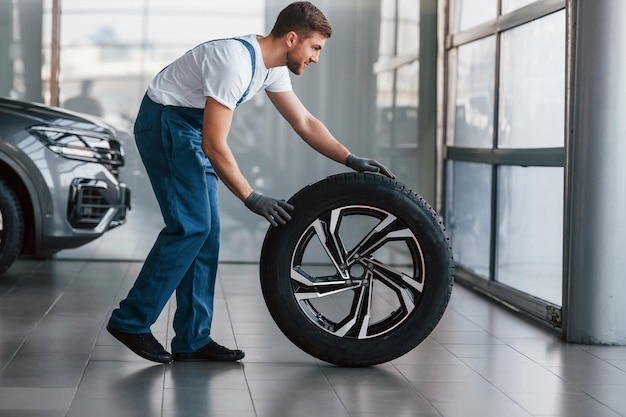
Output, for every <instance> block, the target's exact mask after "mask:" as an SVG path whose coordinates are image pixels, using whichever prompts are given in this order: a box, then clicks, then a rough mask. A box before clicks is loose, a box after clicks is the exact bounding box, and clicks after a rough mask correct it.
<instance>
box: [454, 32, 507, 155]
mask: <svg viewBox="0 0 626 417" xmlns="http://www.w3.org/2000/svg"><path fill="white" fill-rule="evenodd" d="M495 48H496V43H495V37H494V36H492V37H489V38H485V39H482V40H479V41H476V42H472V43H469V44H467V45H462V46H460V47H459V48H458V51H457V53H456V59H455V63H454V64H453V65H455V66H454V68H453V73H452V74H453V75H451V76H452V77H453V84H451V85H452V86H453V88H450V94H451V95H452V98H451V99H450V100H449V103H450V104H449V106H450V108H449V111H448V114H449V115H450V117H448V143H449V144H451V145H454V146H465V147H479V148H491V147H492V146H493V103H494V74H495V70H494V68H495ZM452 115H454V116H453V117H452Z"/></svg>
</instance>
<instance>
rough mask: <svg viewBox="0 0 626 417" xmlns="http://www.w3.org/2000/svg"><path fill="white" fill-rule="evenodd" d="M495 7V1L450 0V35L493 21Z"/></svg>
mask: <svg viewBox="0 0 626 417" xmlns="http://www.w3.org/2000/svg"><path fill="white" fill-rule="evenodd" d="M497 6H498V2H497V0H450V19H451V22H450V27H451V31H452V33H457V32H460V31H463V30H465V29H469V28H471V27H473V26H476V25H480V24H481V23H485V22H488V21H490V20H493V19H495V18H496V14H497V12H498V9H497Z"/></svg>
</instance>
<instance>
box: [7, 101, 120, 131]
mask: <svg viewBox="0 0 626 417" xmlns="http://www.w3.org/2000/svg"><path fill="white" fill-rule="evenodd" d="M0 111H1V112H5V113H12V114H14V115H15V116H18V117H21V118H27V119H30V120H32V121H33V123H32V125H36V124H45V125H48V126H59V127H65V128H72V129H80V130H91V131H96V132H101V133H109V134H112V133H113V132H114V129H113V128H112V127H111V126H109V125H108V124H107V123H105V122H104V121H103V120H102V119H100V118H98V117H95V116H89V115H87V114H83V113H77V112H73V111H70V110H66V109H61V108H58V107H49V106H44V105H40V104H37V103H30V102H26V101H20V100H13V99H7V98H0Z"/></svg>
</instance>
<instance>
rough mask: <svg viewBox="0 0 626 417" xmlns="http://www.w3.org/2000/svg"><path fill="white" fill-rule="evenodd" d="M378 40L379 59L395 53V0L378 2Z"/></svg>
mask: <svg viewBox="0 0 626 417" xmlns="http://www.w3.org/2000/svg"><path fill="white" fill-rule="evenodd" d="M380 14H381V16H380V36H379V37H380V40H379V42H378V54H379V57H380V58H379V59H381V60H384V58H389V57H392V56H394V55H395V43H396V1H395V0H382V1H381V3H380Z"/></svg>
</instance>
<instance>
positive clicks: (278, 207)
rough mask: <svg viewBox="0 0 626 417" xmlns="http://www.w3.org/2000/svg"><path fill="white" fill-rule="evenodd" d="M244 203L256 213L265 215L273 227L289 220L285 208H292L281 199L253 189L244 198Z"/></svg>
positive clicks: (289, 217)
mask: <svg viewBox="0 0 626 417" xmlns="http://www.w3.org/2000/svg"><path fill="white" fill-rule="evenodd" d="M244 204H245V205H246V207H248V208H249V209H250V210H252V211H253V212H255V213H256V214H258V215H260V216H263V217H265V218H266V219H267V221H268V222H270V223H271V224H272V226H274V227H277V226H278V224H279V223H280V224H285V223H287V222H288V221H289V220H291V216H290V215H289V213H287V210H290V211H291V210H293V209H294V207H293V206H292V205H291V204H289V203H287V202H285V201H283V200H277V199H275V198H271V197H267V196H264V195H263V194H259V193H257V192H254V191H253V192H252V194H250V195H249V196H248V198H246V201H244Z"/></svg>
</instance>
